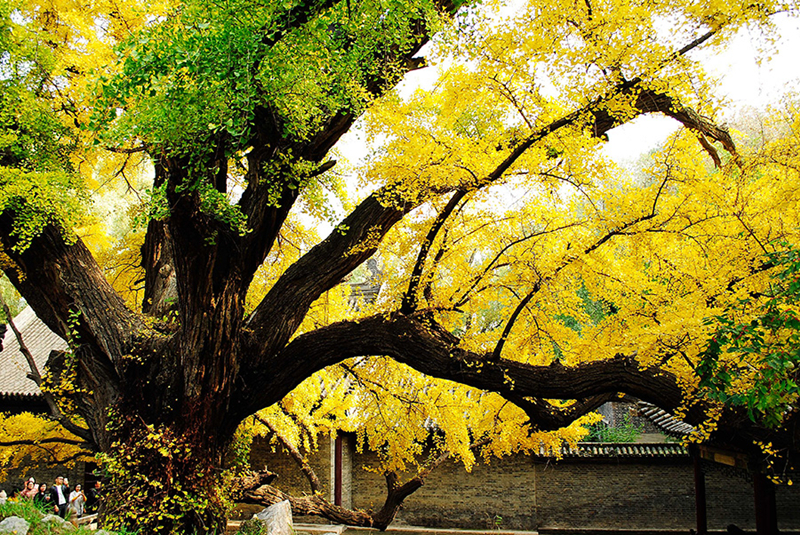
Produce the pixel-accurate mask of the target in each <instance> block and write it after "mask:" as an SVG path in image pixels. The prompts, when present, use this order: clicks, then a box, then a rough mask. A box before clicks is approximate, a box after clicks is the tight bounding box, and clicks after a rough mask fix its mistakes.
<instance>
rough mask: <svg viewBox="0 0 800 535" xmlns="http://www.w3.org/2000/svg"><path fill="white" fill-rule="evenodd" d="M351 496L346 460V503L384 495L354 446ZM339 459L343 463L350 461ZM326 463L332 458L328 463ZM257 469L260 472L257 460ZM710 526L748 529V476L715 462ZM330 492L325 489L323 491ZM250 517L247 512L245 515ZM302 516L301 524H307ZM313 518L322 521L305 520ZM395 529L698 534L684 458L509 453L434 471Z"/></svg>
mask: <svg viewBox="0 0 800 535" xmlns="http://www.w3.org/2000/svg"><path fill="white" fill-rule="evenodd" d="M261 446H262V445H254V448H253V458H254V459H268V462H267V465H268V466H269V467H270V469H271V470H276V471H279V472H281V474H282V475H281V477H280V479H279V482H278V486H279V487H280V488H282V489H284V490H287V491H289V492H297V493H299V494H302V493H303V492H308V485H307V483H305V481H304V479H303V478H302V475H301V474H299V471H298V470H297V468H296V466H295V465H294V463H293V462H292V461H291V459H289V458H288V456H285V455H283V456H281V454H280V453H276V454H272V453H268V452H264V451H263V450H262V449H260V448H261ZM345 451H349V452H350V453H351V455H352V470H351V471H350V477H349V481H350V486H349V489H350V491H349V492H348V490H347V488H348V487H347V481H348V477H347V473H348V470H347V461H346V462H345V478H344V479H345V491H344V492H343V496H344V498H345V503H347V502H346V500H347V496H348V494H350V495H351V496H352V506H353V507H356V508H361V509H376V508H379V507H380V506H381V505H382V503H383V500H384V498H385V495H386V483H385V481H384V478H383V476H381V475H380V474H378V473H375V472H373V471H368V470H365V469H364V468H365V467H370V466H372V467H374V466H376V465H377V456H376V454H374V453H365V454H358V453H356V452H355V451H354V448H353V445H352V443H349V444H347V445H346V447H345ZM347 457H348V456H347V455H345V459H347ZM327 459H330V447H329V446H328V445H327V444H320V451H319V452H318V453H317V454H315V455H314V457H313V459H312V463H313V464H314V465H315V466H317V470H318V474H319V476H320V478H323V477H324V478H325V484H326V485H328V482H329V481H330V468H329V465H326V464H325V461H326V460H327ZM328 462H329V461H328ZM253 465H254V466H256V467H260V466H262V465H260V464H258V463H257V462H254V463H253ZM704 466H705V469H706V488H707V502H708V520H709V528H710V529H715V530H724V529H725V528H726V527H727V525H728V524H736V525H738V526H739V527H741V528H744V529H750V530H752V529H754V528H755V511H754V505H753V487H752V483H751V481H750V478H749V476H748V475H747V474H746V473H744V472H741V471H738V472H737V471H734V470H733V469H730V468H727V467H723V466H722V465H705V464H704ZM327 488H329V487H327ZM777 501H778V519H779V528H781V529H794V530H797V529H800V489H798V487H797V486H793V487H786V486H782V487H778V489H777ZM251 514H252V513H251ZM307 520H308V519H304V518H301V519H298V521H307ZM312 521H318V522H319V521H320V520H312ZM396 523H397V524H410V525H420V526H429V527H442V528H471V529H487V530H489V529H495V528H500V529H521V530H536V529H541V530H546V529H547V528H572V529H576V528H586V529H642V530H646V529H666V530H676V531H685V532H688V530H689V529H690V528H694V527H695V498H694V471H693V467H692V462H691V459H689V458H688V457H687V458H681V459H660V460H658V459H655V460H638V459H637V460H631V459H620V460H608V459H607V460H587V459H564V460H561V461H553V460H547V459H543V458H538V457H530V456H525V455H515V456H510V457H506V458H503V459H492V460H491V462H490V463H489V464H488V465H487V464H479V465H476V466H475V467H474V468H473V470H472V472H471V473H467V472H466V471H465V470H464V467H463V465H461V464H458V463H455V462H449V463H445V464H443V465H442V466H440V467H438V468H436V469H435V470H434V471H433V472H432V473H431V475H430V476H429V477H428V479H427V481H426V483H425V485H424V486H423V487H422V488H420V489H419V490H418V491H417V492H415V493H414V494H412V495H411V496H410V497H409V498H407V499H406V501H405V504H404V505H403V508H402V510H401V511H400V513H399V515H398V517H397V520H396Z"/></svg>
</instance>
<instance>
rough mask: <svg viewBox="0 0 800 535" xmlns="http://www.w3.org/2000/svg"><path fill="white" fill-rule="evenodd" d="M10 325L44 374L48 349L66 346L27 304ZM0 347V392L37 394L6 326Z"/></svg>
mask: <svg viewBox="0 0 800 535" xmlns="http://www.w3.org/2000/svg"><path fill="white" fill-rule="evenodd" d="M14 325H15V326H16V327H17V329H19V331H20V333H22V341H23V342H24V343H25V346H26V347H27V348H28V350H29V351H30V352H31V354H33V359H34V360H35V361H36V366H38V368H39V372H40V373H42V374H44V373H45V369H44V365H45V363H46V362H47V357H48V356H49V355H50V352H51V351H53V350H54V349H55V350H63V349H66V347H67V344H66V342H64V340H62V339H61V338H60V337H59V336H58V335H57V334H55V333H54V332H53V331H51V330H50V329H49V328H48V327H47V325H45V324H44V323H42V321H41V320H40V319H39V318H38V317H36V314H35V313H34V312H33V309H32V308H31V307H27V308H25V310H23V311H22V312H20V313H19V314H18V315H17V317H16V318H14ZM2 348H3V349H2V350H1V351H0V396H24V397H29V396H39V395H41V392H40V391H39V387H37V386H36V383H34V382H33V381H32V380H31V379H28V377H27V374H28V373H29V372H30V368H29V367H28V362H27V361H26V360H25V357H24V356H23V355H22V352H21V351H20V348H19V344H18V343H17V338H16V336H14V332H13V331H12V330H11V328H10V327H9V328H8V329H6V332H5V334H4V335H3V338H2Z"/></svg>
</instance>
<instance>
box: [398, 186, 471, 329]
mask: <svg viewBox="0 0 800 535" xmlns="http://www.w3.org/2000/svg"><path fill="white" fill-rule="evenodd" d="M466 194H467V190H464V189H460V190H456V192H455V193H454V194H453V196H452V197H451V198H450V201H449V202H448V203H447V205H446V206H445V207H444V208H443V209H442V211H441V212H439V215H437V216H436V219H435V220H434V221H433V224H432V225H431V228H430V229H429V230H428V235H427V236H425V240H424V241H423V242H422V246H421V247H420V249H419V254H418V255H417V262H416V264H414V269H413V271H412V272H411V280H410V281H409V283H408V290H406V293H405V295H404V296H403V304H402V305H401V307H400V310H401V311H402V312H403V313H404V314H410V313H411V312H413V311H414V310H416V308H417V299H418V297H417V287H418V286H419V283H420V280H421V278H422V271H423V270H424V269H425V261H426V260H427V259H428V252H429V251H430V248H431V246H432V245H433V242H434V240H435V239H436V235H437V234H438V233H439V231H440V230H441V229H442V227H443V226H444V224H445V223H446V222H447V218H448V217H450V214H452V213H453V210H455V208H456V206H458V203H460V202H461V200H462V199H463V198H464V196H466Z"/></svg>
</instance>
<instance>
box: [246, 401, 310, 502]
mask: <svg viewBox="0 0 800 535" xmlns="http://www.w3.org/2000/svg"><path fill="white" fill-rule="evenodd" d="M255 418H256V420H258V421H259V422H261V424H263V425H264V427H266V428H267V429H269V430H270V432H271V433H272V434H273V435H275V437H276V438H277V439H278V440H279V441H280V443H281V444H283V447H284V448H286V451H288V452H289V455H290V456H291V457H292V459H294V462H296V463H297V465H298V466H299V467H300V470H301V471H302V472H303V474H304V475H305V476H306V479H308V483H309V485H311V492H313V493H314V494H315V495H320V494H322V483H321V482H320V480H319V477H317V473H316V472H315V471H314V469H313V468H312V467H311V464H310V463H309V462H308V459H307V458H306V456H305V455H303V454H302V453H300V450H298V449H297V448H296V447H295V446H294V444H292V443H291V442H289V440H288V439H287V438H286V437H284V436H283V435H282V434H281V433H280V432H278V430H277V429H276V428H275V426H274V425H272V424H271V423H270V422H269V420H267V419H266V418H262V417H261V416H259V415H257V414H256V415H255Z"/></svg>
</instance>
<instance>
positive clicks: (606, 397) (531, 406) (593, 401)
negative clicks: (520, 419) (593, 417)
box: [505, 392, 619, 431]
mask: <svg viewBox="0 0 800 535" xmlns="http://www.w3.org/2000/svg"><path fill="white" fill-rule="evenodd" d="M505 397H506V398H507V399H508V400H509V401H511V402H512V403H513V404H514V405H516V406H517V407H519V408H520V409H522V410H523V411H525V414H527V415H528V419H529V423H530V424H531V426H532V427H533V428H534V429H536V430H539V431H551V430H554V429H561V428H562V427H565V426H567V425H569V424H571V423H572V422H574V421H575V420H576V419H577V418H579V417H581V416H583V415H584V414H588V413H589V412H591V411H593V410H595V409H597V408H598V407H599V406H600V405H602V404H603V403H605V402H606V401H611V400H614V399H617V398H618V397H619V396H618V395H617V393H616V392H606V393H604V394H598V395H596V396H590V397H588V398H583V399H579V400H575V402H574V403H572V404H571V405H568V406H566V407H557V406H555V405H553V404H552V403H550V402H548V401H546V400H543V399H537V398H527V397H523V396H518V395H514V394H511V395H507V396H505Z"/></svg>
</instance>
